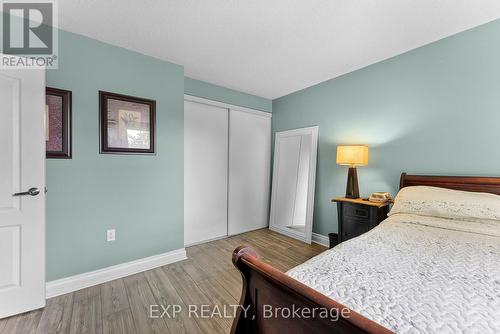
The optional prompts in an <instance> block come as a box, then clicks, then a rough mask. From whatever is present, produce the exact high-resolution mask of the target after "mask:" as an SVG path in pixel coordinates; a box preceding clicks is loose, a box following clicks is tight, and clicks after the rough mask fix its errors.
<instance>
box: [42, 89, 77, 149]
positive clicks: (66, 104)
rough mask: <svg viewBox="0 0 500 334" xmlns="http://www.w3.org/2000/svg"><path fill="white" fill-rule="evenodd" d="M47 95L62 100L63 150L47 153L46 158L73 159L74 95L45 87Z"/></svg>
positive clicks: (62, 90)
mask: <svg viewBox="0 0 500 334" xmlns="http://www.w3.org/2000/svg"><path fill="white" fill-rule="evenodd" d="M45 95H46V96H47V95H55V96H59V97H61V98H62V105H61V110H62V128H61V130H62V150H60V151H46V152H45V157H46V158H48V159H71V153H72V147H71V145H72V143H71V109H72V93H71V91H69V90H64V89H59V88H53V87H45Z"/></svg>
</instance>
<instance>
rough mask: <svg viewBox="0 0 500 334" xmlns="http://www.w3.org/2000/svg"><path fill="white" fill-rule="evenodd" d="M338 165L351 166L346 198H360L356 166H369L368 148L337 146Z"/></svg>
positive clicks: (361, 146) (364, 146)
mask: <svg viewBox="0 0 500 334" xmlns="http://www.w3.org/2000/svg"><path fill="white" fill-rule="evenodd" d="M337 164H338V165H346V166H349V172H348V174H347V186H346V190H345V197H347V198H359V186H358V173H357V172H356V166H366V165H368V146H366V145H341V146H337Z"/></svg>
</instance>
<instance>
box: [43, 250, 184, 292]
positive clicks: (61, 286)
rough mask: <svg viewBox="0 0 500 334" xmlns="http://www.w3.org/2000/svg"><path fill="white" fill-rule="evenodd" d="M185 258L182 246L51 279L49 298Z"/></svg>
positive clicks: (47, 290) (48, 283) (48, 286)
mask: <svg viewBox="0 0 500 334" xmlns="http://www.w3.org/2000/svg"><path fill="white" fill-rule="evenodd" d="M185 259H187V257H186V249H185V248H180V249H176V250H173V251H170V252H167V253H163V254H158V255H153V256H149V257H146V258H143V259H139V260H135V261H130V262H125V263H121V264H117V265H115V266H111V267H107V268H103V269H98V270H94V271H90V272H88V273H83V274H79V275H75V276H70V277H65V278H61V279H58V280H55V281H50V282H47V283H46V285H45V287H46V293H47V298H52V297H56V296H60V295H63V294H65V293H70V292H73V291H77V290H81V289H84V288H88V287H90V286H94V285H98V284H101V283H105V282H109V281H112V280H115V279H118V278H122V277H125V276H129V275H133V274H137V273H140V272H143V271H146V270H150V269H153V268H157V267H161V266H164V265H167V264H170V263H174V262H177V261H182V260H185Z"/></svg>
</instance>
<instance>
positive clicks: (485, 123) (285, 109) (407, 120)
mask: <svg viewBox="0 0 500 334" xmlns="http://www.w3.org/2000/svg"><path fill="white" fill-rule="evenodd" d="M272 124H273V132H276V131H280V130H286V129H292V128H298V127H304V126H310V125H319V132H320V136H319V151H318V168H317V174H316V175H317V179H316V195H315V212H314V228H313V230H314V232H316V233H320V234H323V235H326V234H327V233H329V232H336V231H337V218H336V207H335V205H333V204H332V203H331V202H330V200H331V199H332V198H333V197H336V196H342V195H343V194H344V193H345V182H346V179H347V169H346V168H344V167H342V166H337V165H336V164H335V150H336V146H337V145H339V144H353V143H363V144H368V145H369V146H370V164H369V166H367V167H360V168H358V176H359V184H360V192H361V195H362V196H363V195H364V196H367V195H369V194H370V193H371V192H374V191H390V192H392V194H395V193H396V191H397V187H398V181H399V176H400V173H401V172H402V171H407V172H410V173H432V174H470V175H499V174H500V155H499V153H498V152H499V151H498V145H499V143H500V20H497V21H495V22H492V23H489V24H486V25H483V26H480V27H478V28H475V29H472V30H469V31H466V32H463V33H460V34H458V35H455V36H452V37H449V38H446V39H443V40H440V41H438V42H436V43H433V44H430V45H427V46H424V47H421V48H419V49H416V50H413V51H410V52H408V53H405V54H403V55H400V56H397V57H394V58H391V59H389V60H386V61H383V62H380V63H377V64H374V65H372V66H369V67H366V68H363V69H361V70H358V71H355V72H352V73H350V74H347V75H344V76H341V77H339V78H336V79H333V80H329V81H326V82H323V83H321V84H318V85H316V86H313V87H310V88H307V89H304V90H301V91H299V92H296V93H293V94H291V95H288V96H285V97H282V98H279V99H277V100H274V101H273V119H272Z"/></svg>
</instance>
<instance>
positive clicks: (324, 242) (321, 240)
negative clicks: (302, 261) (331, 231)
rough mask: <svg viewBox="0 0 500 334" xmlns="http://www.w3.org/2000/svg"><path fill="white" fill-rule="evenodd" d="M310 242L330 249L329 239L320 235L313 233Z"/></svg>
mask: <svg viewBox="0 0 500 334" xmlns="http://www.w3.org/2000/svg"><path fill="white" fill-rule="evenodd" d="M312 242H314V243H316V244H318V245H321V246H325V247H330V239H329V238H328V237H327V236H325V235H322V234H318V233H314V232H313V234H312Z"/></svg>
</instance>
